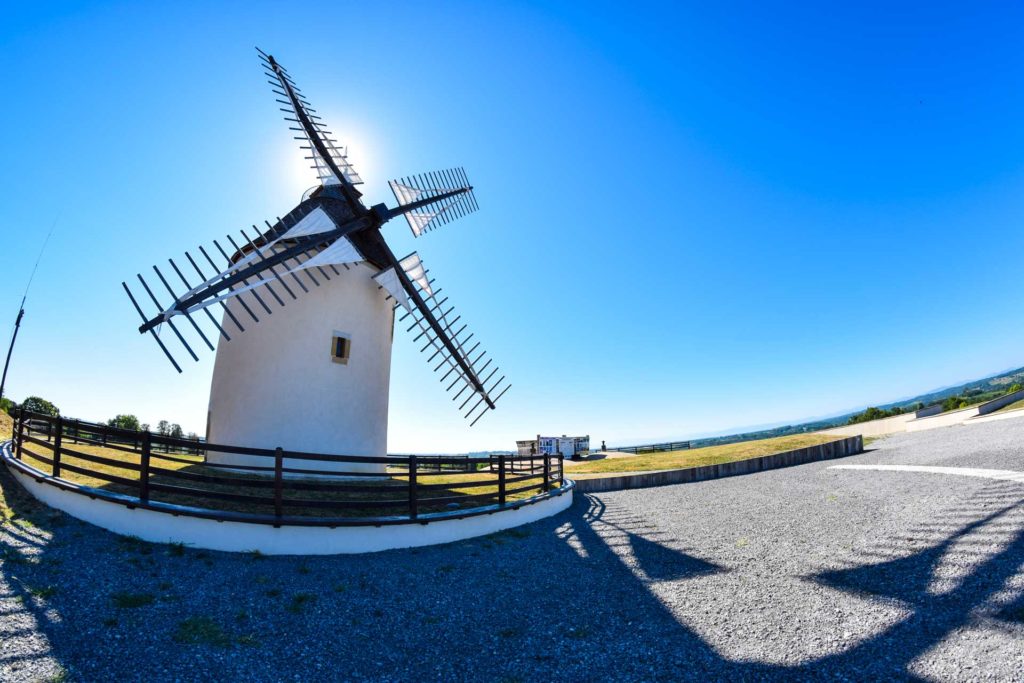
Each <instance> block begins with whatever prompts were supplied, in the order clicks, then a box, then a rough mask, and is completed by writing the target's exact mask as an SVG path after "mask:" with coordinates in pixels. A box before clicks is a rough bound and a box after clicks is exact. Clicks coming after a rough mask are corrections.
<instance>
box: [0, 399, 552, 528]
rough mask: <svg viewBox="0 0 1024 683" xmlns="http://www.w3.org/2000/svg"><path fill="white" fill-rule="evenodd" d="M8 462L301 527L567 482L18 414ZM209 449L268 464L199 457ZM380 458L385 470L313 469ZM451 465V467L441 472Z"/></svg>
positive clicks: (517, 498) (82, 484) (491, 467)
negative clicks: (237, 443) (240, 444)
mask: <svg viewBox="0 0 1024 683" xmlns="http://www.w3.org/2000/svg"><path fill="white" fill-rule="evenodd" d="M11 451H12V457H11V458H8V459H7V462H8V464H9V465H10V466H12V467H14V468H17V469H18V470H19V471H21V472H23V473H24V474H27V475H28V476H31V477H33V478H35V479H37V480H39V481H45V482H46V483H48V484H52V485H54V486H58V487H60V488H63V489H65V490H72V491H76V492H78V493H81V494H83V495H86V496H89V497H91V498H99V499H103V500H108V501H111V502H116V503H120V504H123V505H126V506H128V507H129V508H133V507H139V508H144V509H151V510H157V511H162V512H170V513H172V514H176V515H192V516H197V517H204V518H208V519H216V520H219V521H239V522H255V523H262V524H273V525H274V526H283V525H302V526H328V527H335V526H379V525H384V524H409V523H420V524H425V523H428V522H431V521H438V520H444V519H459V518H464V517H470V516H474V515H481V514H493V513H495V512H499V511H501V510H505V509H515V508H519V507H522V506H524V505H530V504H532V503H536V502H539V501H541V500H545V499H547V498H550V497H552V496H556V495H560V494H562V493H564V492H566V491H567V490H568V488H570V487H569V486H567V484H571V482H566V481H565V480H564V478H563V468H562V464H563V463H562V457H561V456H543V455H538V456H532V457H531V456H506V455H497V456H490V457H484V458H466V457H443V456H442V457H439V456H429V457H427V456H415V455H408V456H389V457H363V456H344V455H324V454H316V453H299V452H292V451H285V450H283V449H281V448H276V449H262V448H245V447H238V446H226V445H221V444H211V443H202V442H198V443H197V442H196V441H194V440H189V439H177V438H173V437H169V436H163V435H158V434H153V433H151V432H137V431H132V430H125V429H118V428H115V427H108V426H106V425H100V424H93V423H88V422H82V421H79V420H66V419H63V418H60V417H50V416H47V415H39V414H34V413H28V412H21V413H19V415H18V417H17V419H16V420H15V425H14V437H13V443H12V448H11ZM209 452H218V453H232V454H239V455H248V456H262V457H264V458H266V465H227V464H219V463H212V462H208V461H207V458H206V454H207V453H209ZM322 463H332V465H333V466H335V467H338V463H352V464H356V463H359V464H361V465H363V466H365V465H366V464H367V463H372V464H377V465H383V466H384V470H385V472H384V473H383V474H381V473H369V472H365V471H338V470H334V469H332V470H325V469H321V468H322V467H323V466H324V465H323V464H322ZM446 465H447V466H451V468H452V469H451V470H448V469H444V470H443V471H442V468H443V467H445V466H446Z"/></svg>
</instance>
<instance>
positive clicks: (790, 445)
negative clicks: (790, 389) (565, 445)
mask: <svg viewBox="0 0 1024 683" xmlns="http://www.w3.org/2000/svg"><path fill="white" fill-rule="evenodd" d="M836 438H837V437H835V436H829V435H825V434H794V435H792V436H780V437H777V438H774V439H761V440H759V441H743V442H741V443H730V444H726V445H724V446H709V447H707V448H694V449H690V450H684V451H668V452H666V453H652V454H650V455H636V456H627V457H622V458H605V459H604V460H595V461H594V462H587V463H583V464H581V465H576V466H572V467H567V468H566V476H567V477H570V478H573V477H575V476H576V475H577V474H599V473H602V472H650V471H653V470H675V469H683V468H687V467H700V466H701V465H717V464H720V463H723V462H733V461H735V460H747V459H749V458H757V457H760V456H762V455H771V454H772V453H782V452H783V451H791V450H795V449H797V448H804V447H806V446H816V445H818V444H820V443H825V442H828V441H835V440H836ZM581 478H586V477H581Z"/></svg>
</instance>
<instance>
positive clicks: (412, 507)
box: [409, 455, 420, 519]
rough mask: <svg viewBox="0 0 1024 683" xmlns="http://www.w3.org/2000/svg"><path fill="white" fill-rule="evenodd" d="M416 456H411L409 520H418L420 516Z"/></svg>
mask: <svg viewBox="0 0 1024 683" xmlns="http://www.w3.org/2000/svg"><path fill="white" fill-rule="evenodd" d="M416 472H417V469H416V456H415V455H410V456H409V519H416V517H417V516H418V515H419V514H420V510H419V501H418V500H417V498H416Z"/></svg>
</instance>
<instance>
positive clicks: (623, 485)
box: [570, 434, 864, 493]
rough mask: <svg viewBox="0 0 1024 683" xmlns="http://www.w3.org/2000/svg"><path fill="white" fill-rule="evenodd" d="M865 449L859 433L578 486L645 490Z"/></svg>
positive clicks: (593, 489) (585, 490) (589, 490)
mask: <svg viewBox="0 0 1024 683" xmlns="http://www.w3.org/2000/svg"><path fill="white" fill-rule="evenodd" d="M863 451H864V438H863V437H862V436H861V435H859V434H858V435H856V436H851V437H847V438H845V439H839V440H838V441H830V442H828V443H823V444H819V445H817V446H808V447H807V448H798V449H796V450H795V451H786V452H784V453H774V454H772V455H763V456H761V457H759V458H750V459H748V460H736V461H735V462H725V463H721V464H719V465H704V466H701V467H689V468H687V469H682V470H668V471H664V472H638V473H637V474H621V475H614V476H610V477H602V478H600V479H577V480H575V481H576V489H577V490H578V491H580V492H581V493H598V492H600V491H619V490H622V489H641V488H647V487H650V486H665V485H667V484H685V483H688V482H694V481H706V480H708V479H719V478H721V477H733V476H736V475H739V474H752V473H754V472H761V471H763V470H774V469H777V468H780V467H790V466H791V465H803V464H804V463H808V462H815V461H817V460H831V459H832V458H842V457H845V456H847V455H856V454H857V453H862V452H863ZM570 476H571V474H570Z"/></svg>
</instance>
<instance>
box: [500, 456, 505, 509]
mask: <svg viewBox="0 0 1024 683" xmlns="http://www.w3.org/2000/svg"><path fill="white" fill-rule="evenodd" d="M504 504H505V456H504V455H499V456H498V505H504Z"/></svg>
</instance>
